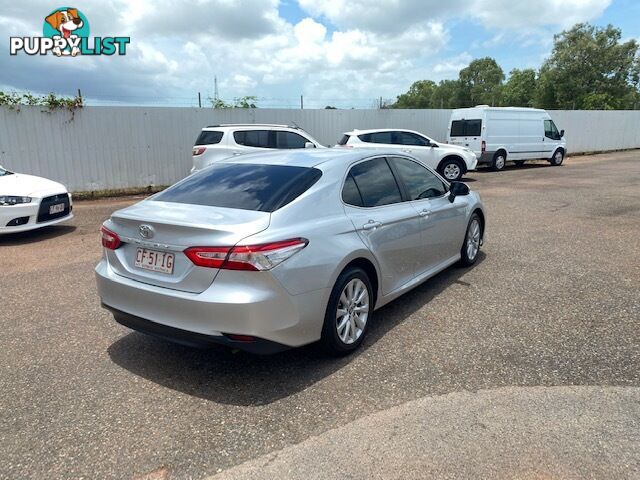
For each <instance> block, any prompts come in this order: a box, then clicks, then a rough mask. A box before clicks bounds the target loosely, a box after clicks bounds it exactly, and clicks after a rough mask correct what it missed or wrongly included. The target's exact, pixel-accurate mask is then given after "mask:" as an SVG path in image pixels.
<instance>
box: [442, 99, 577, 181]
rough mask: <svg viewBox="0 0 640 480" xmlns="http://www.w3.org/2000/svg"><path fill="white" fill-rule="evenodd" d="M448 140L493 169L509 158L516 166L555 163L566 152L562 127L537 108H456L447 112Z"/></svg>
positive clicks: (479, 106)
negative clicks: (558, 126)
mask: <svg viewBox="0 0 640 480" xmlns="http://www.w3.org/2000/svg"><path fill="white" fill-rule="evenodd" d="M448 141H449V143H451V144H454V145H458V146H461V147H467V148H470V149H471V150H473V151H474V152H475V154H476V155H477V156H478V158H479V163H481V164H482V163H483V164H487V165H489V166H491V167H493V169H494V170H502V169H503V168H504V166H505V163H506V162H507V161H511V160H513V161H514V162H515V164H516V165H518V166H520V165H522V164H523V163H524V162H525V161H526V160H535V159H544V160H547V161H548V162H549V163H551V165H554V166H559V165H561V164H562V161H563V160H564V157H565V155H566V154H567V142H566V140H565V138H564V130H558V128H557V127H556V124H555V123H553V120H552V119H551V116H550V115H549V114H548V113H547V112H546V111H544V110H540V109H537V108H520V107H490V106H488V105H478V106H477V107H474V108H458V109H456V110H454V111H453V112H451V121H450V122H449V138H448Z"/></svg>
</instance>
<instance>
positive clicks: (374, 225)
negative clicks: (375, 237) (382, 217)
mask: <svg viewBox="0 0 640 480" xmlns="http://www.w3.org/2000/svg"><path fill="white" fill-rule="evenodd" d="M381 226H382V222H376V221H374V220H369V221H368V222H367V223H365V224H364V225H363V226H362V229H363V230H375V229H376V228H378V227H381Z"/></svg>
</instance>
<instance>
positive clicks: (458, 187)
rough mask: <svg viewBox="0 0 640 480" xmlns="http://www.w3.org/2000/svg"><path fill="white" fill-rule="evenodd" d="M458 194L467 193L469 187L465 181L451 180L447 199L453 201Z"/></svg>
mask: <svg viewBox="0 0 640 480" xmlns="http://www.w3.org/2000/svg"><path fill="white" fill-rule="evenodd" d="M458 195H469V187H468V186H467V184H466V183H462V182H451V188H450V189H449V201H450V202H451V203H453V201H454V200H455V199H456V197H457V196H458Z"/></svg>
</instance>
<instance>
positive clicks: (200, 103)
mask: <svg viewBox="0 0 640 480" xmlns="http://www.w3.org/2000/svg"><path fill="white" fill-rule="evenodd" d="M198 108H202V98H201V97H200V92H198Z"/></svg>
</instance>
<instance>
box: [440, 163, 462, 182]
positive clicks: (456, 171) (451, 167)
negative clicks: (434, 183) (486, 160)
mask: <svg viewBox="0 0 640 480" xmlns="http://www.w3.org/2000/svg"><path fill="white" fill-rule="evenodd" d="M443 173H444V178H446V179H447V180H457V179H458V178H459V177H460V174H461V173H462V172H461V171H460V166H459V165H458V164H456V163H448V164H447V165H446V166H445V167H444V170H443Z"/></svg>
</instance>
